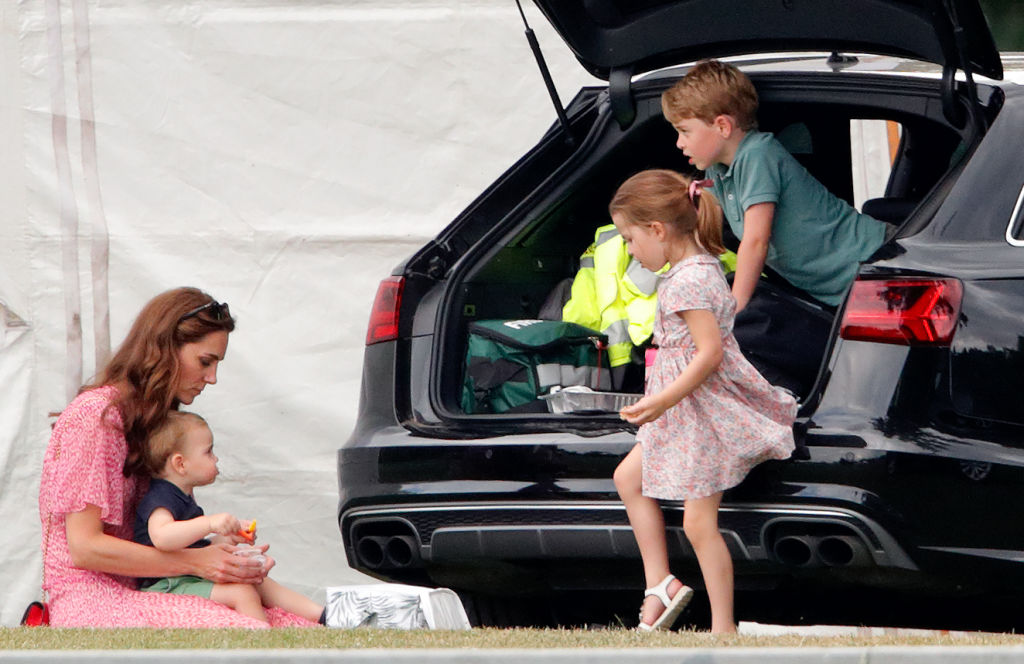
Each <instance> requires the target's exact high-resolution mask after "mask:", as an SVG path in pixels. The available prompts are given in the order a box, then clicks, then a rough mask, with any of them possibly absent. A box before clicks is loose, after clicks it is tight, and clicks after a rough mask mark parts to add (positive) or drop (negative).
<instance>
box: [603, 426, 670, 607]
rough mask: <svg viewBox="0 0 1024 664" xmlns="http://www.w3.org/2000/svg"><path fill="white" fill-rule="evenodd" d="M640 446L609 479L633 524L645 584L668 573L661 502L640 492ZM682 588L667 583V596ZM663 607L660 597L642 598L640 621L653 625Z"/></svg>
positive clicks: (633, 450)
mask: <svg viewBox="0 0 1024 664" xmlns="http://www.w3.org/2000/svg"><path fill="white" fill-rule="evenodd" d="M642 465H643V448H642V447H641V446H640V445H639V444H637V445H635V446H633V449H632V450H630V452H629V454H627V455H626V458H624V459H623V460H622V462H621V463H619V466H618V467H617V468H616V469H615V474H614V476H613V479H614V480H615V488H616V490H618V492H619V498H621V499H622V503H623V504H624V505H625V506H626V515H627V516H628V517H629V525H630V526H632V527H633V534H634V535H635V536H636V544H637V546H638V547H639V548H640V557H641V559H642V560H643V563H644V579H645V580H646V581H647V587H648V588H651V587H653V586H656V585H658V584H659V583H661V580H662V579H664V578H665V577H666V576H668V574H669V567H668V545H667V543H666V542H665V517H664V515H663V514H662V513H661V505H659V504H658V501H656V500H654V499H653V498H648V497H647V496H644V495H643V494H642V493H641V488H642V482H643V480H642V478H641V473H642V472H643V468H642ZM682 587H683V583H682V582H681V581H679V580H678V579H677V580H674V581H672V583H670V584H669V586H668V596H669V597H675V596H676V593H677V592H679V589H680V588H682ZM664 610H665V607H664V605H662V603H661V600H659V599H658V598H657V597H654V596H651V597H647V598H646V599H645V600H644V605H643V609H642V616H641V620H642V621H643V622H645V623H646V624H648V625H650V624H653V623H654V621H655V620H657V619H658V616H659V615H661V612H662V611H664Z"/></svg>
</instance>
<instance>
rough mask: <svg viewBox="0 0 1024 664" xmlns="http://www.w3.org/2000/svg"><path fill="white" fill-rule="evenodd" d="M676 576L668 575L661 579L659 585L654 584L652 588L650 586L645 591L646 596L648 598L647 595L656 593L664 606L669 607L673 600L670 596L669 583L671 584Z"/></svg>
mask: <svg viewBox="0 0 1024 664" xmlns="http://www.w3.org/2000/svg"><path fill="white" fill-rule="evenodd" d="M675 578H676V577H674V576H673V575H671V574H669V575H668V576H666V577H665V578H664V579H662V580H661V583H659V584H658V585H656V586H654V587H652V588H648V589H647V590H645V591H644V598H647V597H650V596H651V595H654V596H655V597H657V598H658V599H659V600H661V604H662V606H664V607H665V608H668V605H669V604H670V603H671V602H672V599H671V598H670V597H669V596H668V584H670V583H672V582H673V581H675Z"/></svg>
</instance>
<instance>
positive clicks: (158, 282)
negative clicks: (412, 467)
mask: <svg viewBox="0 0 1024 664" xmlns="http://www.w3.org/2000/svg"><path fill="white" fill-rule="evenodd" d="M524 4H526V5H527V6H526V10H527V16H528V18H530V20H531V22H532V24H533V27H534V29H535V30H536V31H537V33H538V37H539V39H540V42H541V45H542V47H543V48H544V51H545V54H546V55H547V57H548V62H549V65H550V66H551V69H552V73H553V75H554V78H555V81H556V83H557V85H558V87H559V90H560V94H561V95H562V98H563V100H565V101H568V99H569V98H570V97H571V96H572V94H573V93H574V92H575V90H576V89H577V88H578V87H579V86H580V85H583V84H588V83H591V82H593V79H591V78H590V77H589V76H588V75H587V74H586V73H585V72H584V71H583V69H582V68H581V67H580V66H579V65H578V64H577V63H576V61H575V59H574V58H573V57H572V55H571V54H570V53H569V51H568V49H567V48H566V47H565V45H564V44H563V43H562V42H561V41H560V40H559V39H558V37H557V36H556V35H554V33H553V31H552V30H551V29H550V26H548V24H547V23H546V22H545V21H544V19H543V17H542V16H541V15H540V14H539V12H537V11H536V10H535V8H534V7H533V6H532V4H529V3H524ZM0 22H2V26H3V28H2V32H0V89H2V90H3V93H2V96H0V136H2V137H3V144H2V145H3V152H2V154H3V155H4V159H3V161H2V164H0V169H2V177H0V215H2V216H0V385H2V398H0V491H2V493H0V523H2V524H3V527H4V532H5V535H4V538H3V540H2V541H3V546H2V547H0V587H2V588H3V589H4V591H3V593H2V595H0V597H2V600H0V601H2V619H0V622H2V624H4V625H13V624H16V623H17V621H18V619H19V618H20V616H21V612H22V610H23V609H24V607H25V605H26V604H27V603H28V602H29V601H31V600H33V599H36V598H37V597H38V595H39V582H40V578H39V577H40V567H41V560H40V558H41V555H40V547H39V542H40V528H39V520H38V514H37V503H36V499H37V490H38V477H39V470H40V465H41V459H42V456H43V451H44V448H45V446H46V442H47V438H48V434H49V428H50V424H51V423H52V421H53V418H52V416H51V415H50V414H51V413H54V412H56V411H59V410H61V409H62V408H63V407H64V406H65V405H66V403H67V401H68V399H69V397H70V395H71V394H73V393H74V390H75V389H76V388H77V386H78V385H79V384H80V382H81V381H82V380H88V379H89V378H90V377H91V376H92V375H93V374H94V372H95V371H96V365H97V357H100V358H102V357H103V356H104V354H105V353H106V348H107V345H108V342H107V341H106V336H107V334H108V333H107V332H106V329H107V325H106V322H105V319H106V316H107V315H108V313H107V312H109V338H110V341H109V343H110V344H112V345H114V346H115V347H116V345H117V344H118V343H119V342H120V340H121V339H122V338H123V337H124V334H125V332H126V331H127V328H128V326H129V325H130V323H131V321H132V319H133V318H134V316H135V314H136V313H137V312H138V310H139V308H140V307H141V306H142V304H143V303H144V302H146V301H147V300H148V299H149V298H150V297H152V296H153V295H155V294H157V293H158V292H161V291H163V290H166V289H168V288H172V287H175V286H179V285H193V286H198V287H200V288H203V289H204V290H207V291H208V292H209V293H211V294H212V295H213V296H214V297H216V298H217V299H220V300H224V301H227V302H228V303H230V305H231V310H232V312H233V313H234V314H235V315H236V317H237V318H238V321H239V325H238V329H237V331H236V332H235V333H234V334H232V336H231V343H230V347H229V350H228V357H227V361H226V362H225V363H224V364H223V365H222V367H221V372H220V376H219V384H218V385H216V386H213V387H210V388H208V389H207V391H206V393H204V394H203V395H202V396H201V397H200V398H199V399H197V400H196V402H195V403H194V404H193V405H192V407H191V409H193V410H195V411H197V412H199V413H201V414H203V415H204V416H205V417H206V418H207V419H208V420H209V422H210V423H211V426H212V428H213V430H214V435H215V440H216V450H217V453H218V455H219V456H220V459H221V461H220V468H221V476H220V478H219V479H218V481H217V483H216V484H215V485H213V486H211V487H206V488H203V489H200V490H199V491H198V492H197V497H198V499H199V501H200V504H202V505H204V506H205V507H206V508H207V510H215V511H231V512H233V513H236V514H237V515H239V516H240V517H243V518H255V519H257V520H258V522H259V534H260V539H261V541H262V542H266V543H269V544H270V545H271V552H272V554H273V555H275V556H276V558H277V560H278V566H277V567H276V568H275V570H274V572H273V576H274V578H276V579H277V580H278V581H281V582H283V583H285V584H287V585H289V586H291V587H293V588H295V589H297V590H299V591H300V592H304V593H305V594H307V595H309V596H311V597H313V598H314V599H322V598H323V590H322V589H323V587H324V586H327V585H341V584H346V583H355V582H364V581H365V580H366V578H365V577H362V576H361V575H359V574H357V573H355V572H353V571H352V570H350V569H349V568H348V567H347V566H346V563H345V560H344V556H343V554H342V550H341V539H340V535H339V533H338V527H337V522H336V514H335V512H336V505H337V484H336V483H337V480H336V466H335V463H336V457H335V454H336V450H337V448H338V447H339V445H340V444H341V443H342V442H343V441H344V440H345V439H346V438H347V436H348V434H349V432H350V431H351V429H352V426H353V420H354V417H355V413H356V402H357V398H358V393H359V380H360V367H361V362H362V351H363V339H364V336H365V325H366V320H367V315H368V313H369V308H370V305H371V302H372V299H373V295H374V292H375V290H376V286H377V283H378V281H379V280H380V279H381V278H383V277H384V276H386V275H387V274H388V273H389V272H390V270H391V268H392V267H393V266H394V265H396V264H397V263H398V262H399V261H400V260H401V259H402V258H404V257H405V256H407V255H408V254H409V253H410V252H411V251H413V250H414V249H416V248H417V247H418V246H420V245H421V244H422V243H424V242H425V241H426V240H427V239H428V238H430V237H432V236H433V235H434V234H435V233H436V232H437V231H438V230H440V229H441V228H442V227H443V226H444V225H445V224H446V223H447V222H448V221H450V220H451V219H452V218H453V217H454V216H455V215H456V214H457V213H458V212H459V211H460V210H461V209H462V208H463V207H464V206H465V205H466V204H467V203H469V202H470V201H471V200H472V198H474V197H475V195H476V194H477V193H479V192H480V191H482V190H483V188H484V187H485V186H486V185H487V184H489V183H490V182H491V181H492V180H493V179H494V178H495V177H497V176H498V175H499V174H500V173H501V172H502V171H503V170H504V169H505V168H507V167H508V166H509V165H511V164H512V163H513V161H514V160H515V159H516V158H517V157H518V156H520V155H521V154H522V153H523V152H525V150H526V149H528V148H529V147H530V146H531V145H532V144H533V143H535V142H536V140H537V139H539V137H540V136H541V135H542V134H543V132H544V131H545V130H546V128H547V127H548V126H549V125H550V123H551V122H552V121H553V119H554V111H553V109H552V108H551V105H550V103H549V101H548V99H547V96H546V92H545V90H544V86H543V83H542V81H541V78H540V76H539V74H538V72H537V69H536V65H535V63H534V61H533V56H532V55H531V53H530V51H529V48H528V46H527V44H526V41H525V39H524V37H523V26H522V23H521V20H520V18H519V14H518V11H517V10H516V8H515V4H514V2H513V0H452V1H450V2H433V1H431V0H390V1H387V2H379V1H370V0H336V1H334V2H331V1H330V0H276V1H272V0H18V2H17V3H15V2H4V3H2V4H0Z"/></svg>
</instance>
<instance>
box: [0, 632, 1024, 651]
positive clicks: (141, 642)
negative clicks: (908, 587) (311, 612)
mask: <svg viewBox="0 0 1024 664" xmlns="http://www.w3.org/2000/svg"><path fill="white" fill-rule="evenodd" d="M893 645H907V646H911V645H928V646H936V645H958V646H964V645H985V646H995V645H1024V636H1019V635H1015V634H982V633H978V634H968V635H963V634H960V635H941V634H936V635H934V636H932V635H929V636H913V637H896V636H877V637H866V636H857V637H853V636H850V637H827V638H826V637H815V638H809V637H801V636H793V635H786V636H772V637H767V636H749V635H745V636H723V637H719V636H712V635H711V634H708V633H704V632H691V631H680V632H661V633H657V634H638V633H636V632H633V631H630V630H626V629H597V630H580V629H576V630H568V629H564V630H562V629H493V628H486V629H472V630H468V631H461V632H444V631H429V630H412V631H402V630H377V629H354V630H334V629H298V628H287V629H274V630H265V631H262V630H256V631H252V630H244V629H57V628H52V627H35V628H31V627H9V628H0V650H65V649H71V648H74V649H78V650H121V649H153V648H173V649H180V648H190V649H193V648H194V649H203V650H205V649H218V650H221V649H225V648H258V649H277V648H313V649H350V648H635V647H638V646H639V647H650V648H708V647H729V646H737V647H756V648H764V647H794V646H822V647H844V646H845V647H866V646H893Z"/></svg>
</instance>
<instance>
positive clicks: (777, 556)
mask: <svg viewBox="0 0 1024 664" xmlns="http://www.w3.org/2000/svg"><path fill="white" fill-rule="evenodd" d="M664 513H665V522H666V528H667V533H668V544H669V556H670V558H672V559H674V560H690V561H695V560H696V559H695V556H694V553H693V550H692V548H691V547H690V545H689V542H688V541H687V538H686V536H685V534H684V533H683V528H682V521H683V507H682V505H677V504H666V505H664ZM341 527H342V532H343V535H344V537H343V539H344V541H345V545H346V553H347V555H348V559H349V564H350V565H352V566H353V567H355V568H357V569H361V570H363V571H368V572H370V573H377V574H388V573H392V572H400V571H401V570H403V569H404V568H429V567H431V566H452V565H455V566H460V565H461V566H466V565H469V566H474V567H486V566H489V565H493V564H500V563H503V562H506V563H507V562H513V563H529V562H548V563H552V562H556V561H564V562H570V561H572V560H580V559H586V560H588V561H598V560H605V561H615V560H620V561H621V560H639V556H640V554H639V550H638V549H637V545H636V540H635V538H634V536H633V532H632V530H631V529H630V526H629V522H628V520H627V518H626V512H625V509H624V507H623V506H622V504H621V503H618V502H611V501H607V502H583V501H564V502H556V501H543V502H534V503H528V502H457V503H443V504H405V505H367V506H361V507H358V508H353V509H350V510H348V511H346V512H345V513H344V514H343V515H342V517H341ZM719 527H720V530H721V532H722V535H723V537H724V538H725V540H726V543H727V545H728V546H729V549H730V551H731V553H732V557H733V560H734V561H736V563H737V565H738V566H743V565H746V564H750V565H753V566H755V567H760V568H763V571H770V570H772V569H773V568H777V570H778V571H782V570H790V571H791V570H792V568H813V567H823V566H826V567H838V568H842V567H851V568H857V567H861V568H863V567H874V568H897V569H901V570H908V571H914V570H916V569H917V568H916V566H915V565H914V563H913V561H912V560H911V559H910V557H909V556H908V555H907V554H906V552H905V551H904V550H903V549H902V548H901V547H900V546H899V545H898V544H897V543H896V540H895V539H894V538H893V537H892V536H891V535H890V534H889V533H888V532H887V531H886V530H885V529H884V528H883V527H882V526H881V525H880V524H878V523H877V522H875V521H873V520H872V519H870V518H868V517H866V516H864V515H862V514H859V513H857V512H854V511H852V510H848V509H843V508H819V507H813V508H812V507H806V506H799V505H767V504H728V505H723V506H722V508H721V510H720V514H719ZM392 549H393V550H394V552H397V553H396V555H394V556H392V555H389V552H391V551H392Z"/></svg>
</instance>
